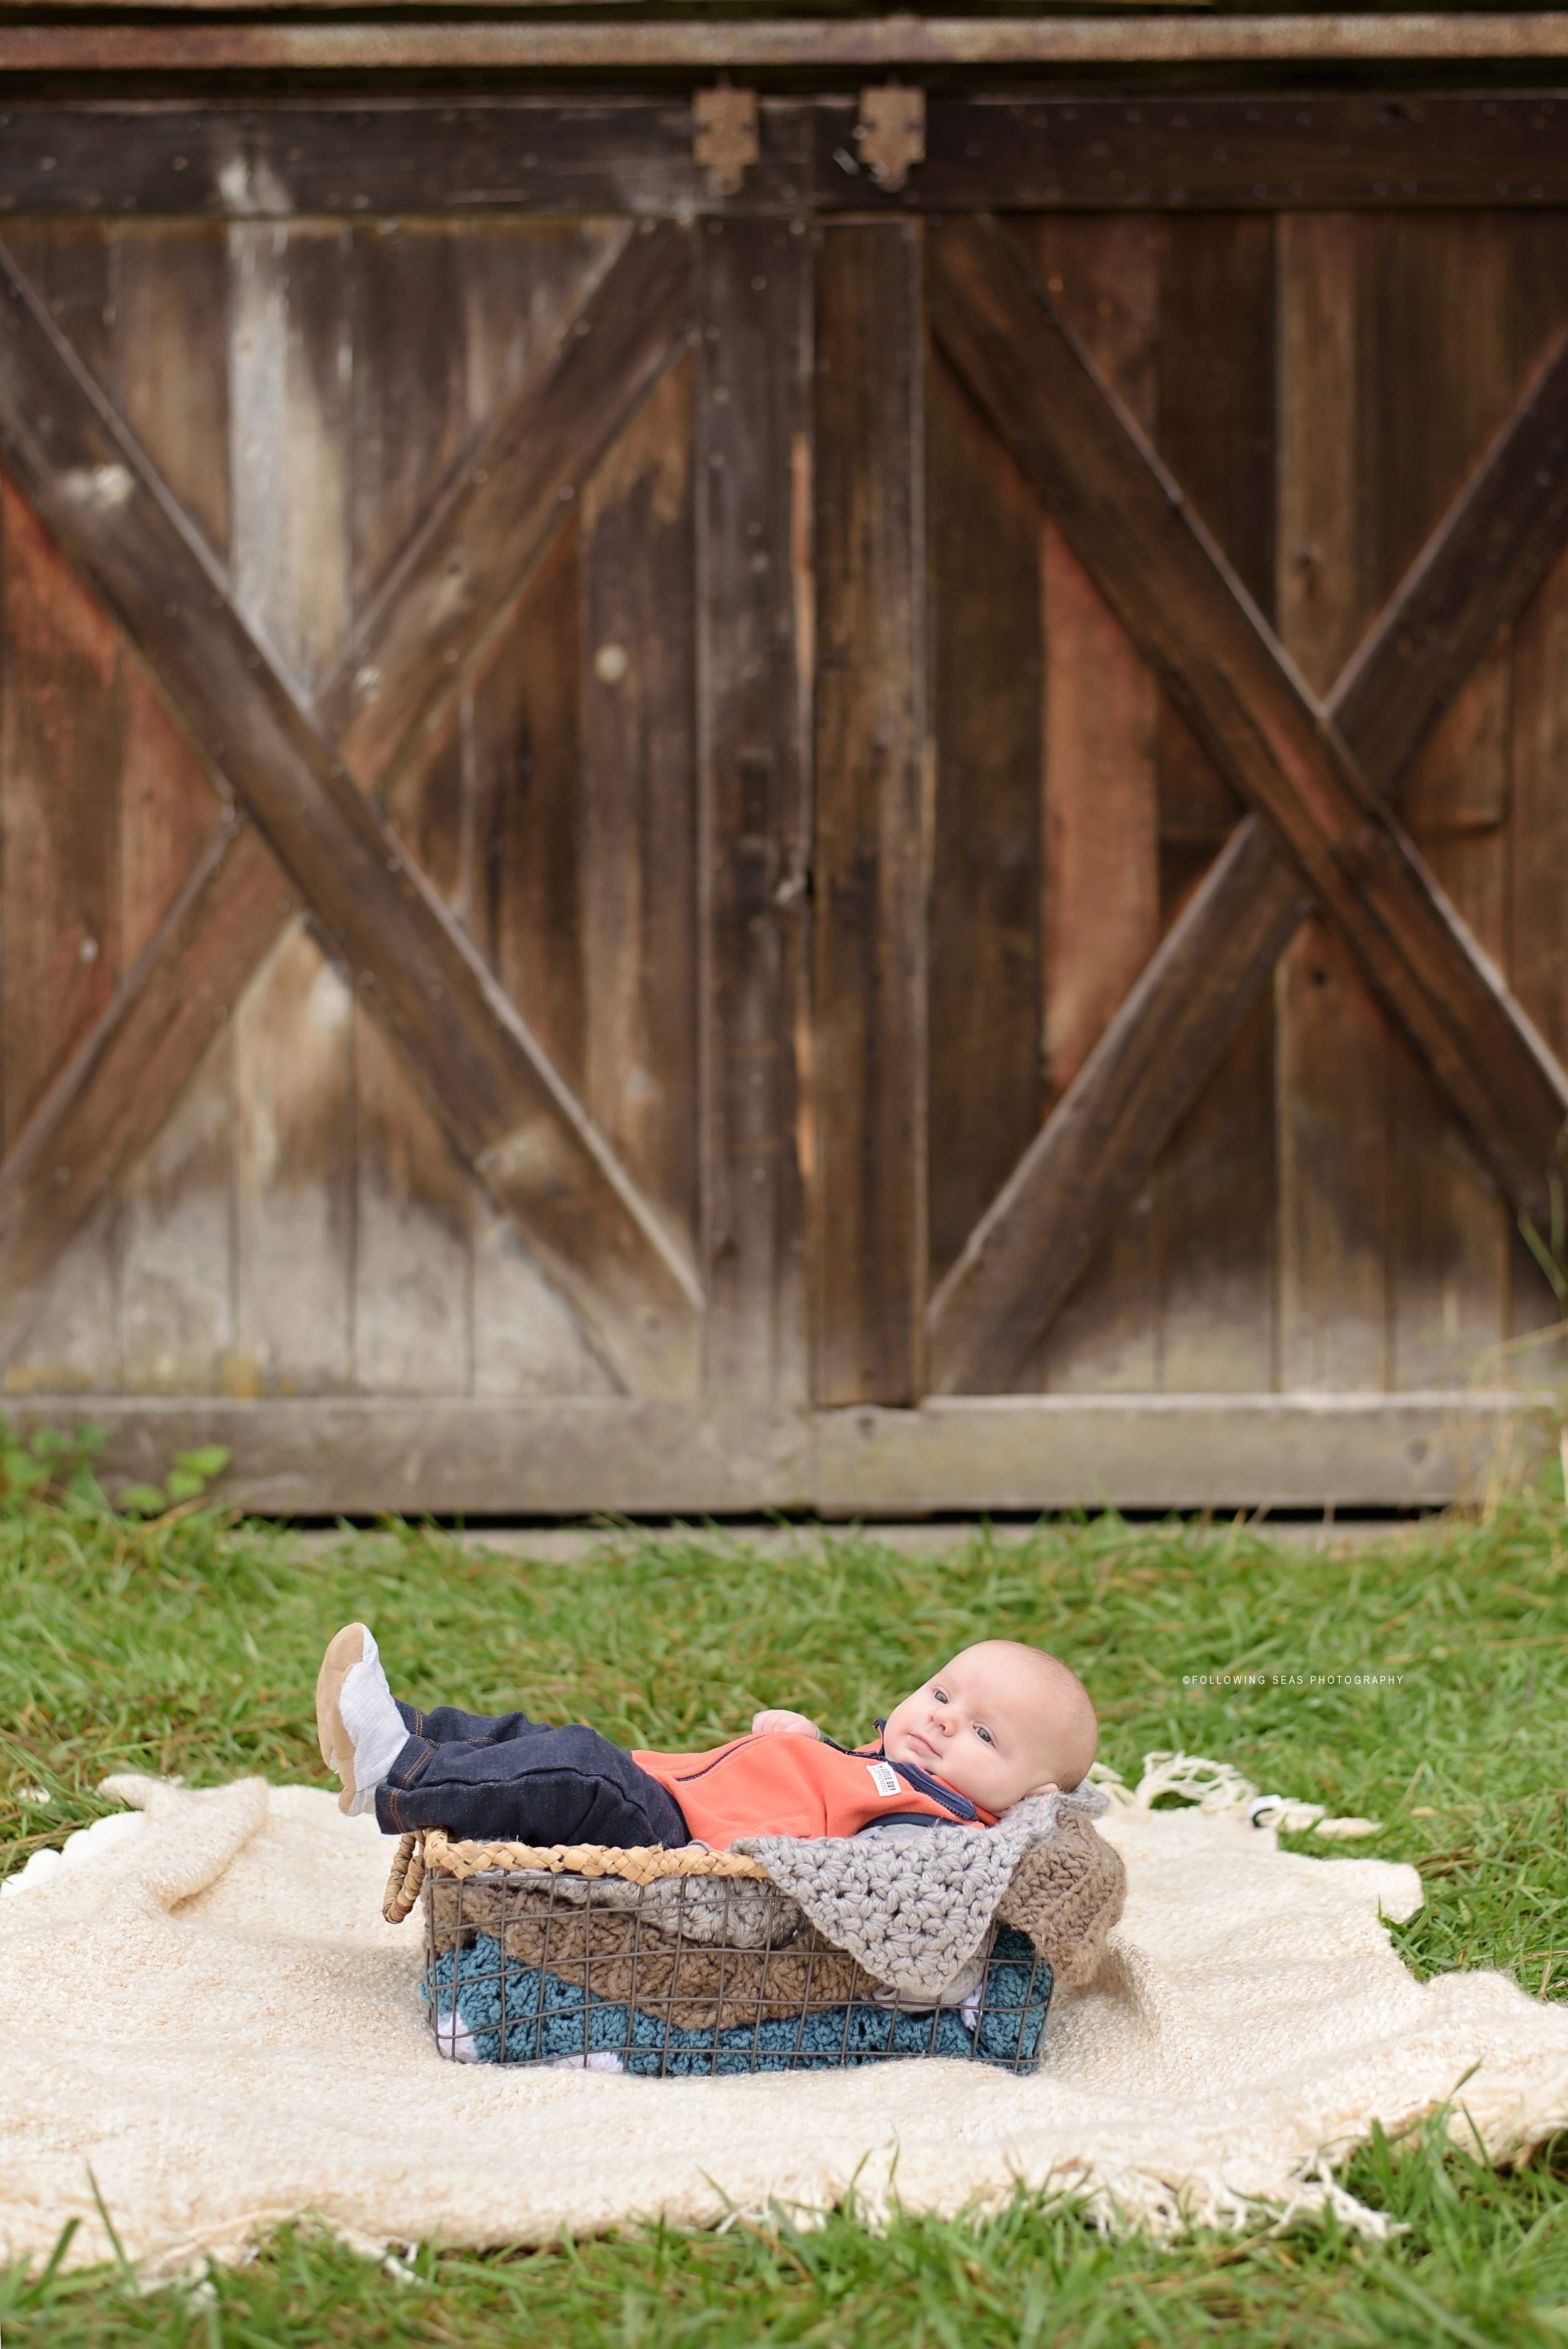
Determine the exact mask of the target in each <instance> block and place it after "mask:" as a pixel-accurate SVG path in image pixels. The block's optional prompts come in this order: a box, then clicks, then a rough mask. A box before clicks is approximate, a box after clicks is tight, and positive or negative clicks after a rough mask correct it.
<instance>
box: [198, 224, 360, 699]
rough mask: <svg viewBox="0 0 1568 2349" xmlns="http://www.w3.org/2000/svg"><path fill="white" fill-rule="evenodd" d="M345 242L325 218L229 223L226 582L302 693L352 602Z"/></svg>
mask: <svg viewBox="0 0 1568 2349" xmlns="http://www.w3.org/2000/svg"><path fill="white" fill-rule="evenodd" d="M348 254H349V233H348V232H347V231H346V230H345V229H339V228H336V227H330V226H329V227H316V226H314V225H312V226H304V225H301V224H300V223H298V222H291V223H283V222H266V223H264V224H258V223H254V222H241V223H237V224H236V225H234V226H232V228H231V229H230V231H229V259H230V297H229V298H230V320H229V328H230V381H229V410H230V512H231V516H232V524H231V526H232V534H233V563H232V570H233V575H234V584H235V588H236V591H237V594H238V597H239V601H240V603H241V604H242V606H243V608H244V611H245V614H246V616H247V618H248V619H249V620H250V621H251V623H252V625H253V626H254V627H256V628H258V629H259V630H260V631H261V632H262V634H263V636H265V637H266V638H267V641H268V642H269V644H270V645H272V647H273V649H274V650H275V651H276V652H277V654H278V656H279V657H280V658H281V659H282V660H283V662H284V666H285V667H287V668H288V669H289V670H290V671H291V673H292V674H293V676H294V678H295V679H296V681H297V682H298V684H299V685H300V686H301V687H302V688H304V691H306V692H307V693H311V692H314V691H315V687H316V686H317V684H318V683H319V682H320V680H321V678H323V677H324V676H325V673H326V670H327V669H328V667H330V666H331V663H332V659H333V657H334V655H335V653H336V651H337V648H338V647H339V645H340V644H341V642H342V640H343V637H344V635H345V632H346V629H347V626H348V623H349V619H350V617H351V613H352V600H351V599H352V547H353V537H352V533H351V530H350V526H349V525H350V515H351V494H352V493H351V481H352V474H351V471H350V468H349V464H348V461H347V445H348V437H349V429H350V422H351V407H350V401H351V395H352V389H353V356H352V343H351V339H350V325H351V320H350V314H349V300H348V297H349V287H350V278H349V272H348V267H347V262H348Z"/></svg>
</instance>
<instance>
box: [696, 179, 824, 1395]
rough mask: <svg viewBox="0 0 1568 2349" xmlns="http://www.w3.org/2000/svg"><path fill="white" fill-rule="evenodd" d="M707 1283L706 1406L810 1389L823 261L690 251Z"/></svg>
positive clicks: (745, 229)
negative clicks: (815, 542) (804, 1041)
mask: <svg viewBox="0 0 1568 2349" xmlns="http://www.w3.org/2000/svg"><path fill="white" fill-rule="evenodd" d="M697 248H698V256H699V261H698V267H699V275H700V282H701V294H700V304H701V319H702V333H701V343H700V351H701V357H700V361H699V364H698V369H697V380H696V438H695V441H694V446H693V455H694V460H695V464H696V476H697V488H696V513H697V535H698V545H699V550H700V552H699V555H698V566H697V612H696V678H697V698H698V699H697V728H698V771H699V777H700V783H699V789H700V806H699V812H698V833H697V858H696V864H697V873H698V876H699V894H700V905H701V963H700V1020H701V1032H702V1038H703V1076H702V1103H701V1152H702V1198H703V1204H702V1274H703V1281H704V1285H705V1288H706V1289H707V1298H708V1306H707V1378H708V1382H709V1387H710V1391H712V1392H719V1393H724V1394H727V1395H732V1396H734V1397H736V1398H737V1399H739V1398H741V1397H745V1398H747V1399H751V1398H758V1399H760V1398H762V1397H764V1396H772V1397H774V1398H775V1400H776V1401H778V1402H779V1403H780V1404H783V1403H788V1402H796V1401H798V1400H799V1399H800V1398H801V1397H803V1396H804V1395H805V1393H806V1392H807V1391H808V1387H809V1383H810V1362H809V1360H808V1343H807V1333H806V1299H807V1268H806V1259H805V1247H806V1233H805V1212H806V1210H805V1188H804V1185H805V1170H804V1168H803V1167H802V1164H801V1141H802V1124H803V1119H804V1118H805V1117H806V1116H807V1115H808V1114H809V1104H808V1103H807V1102H805V1100H804V1098H803V1072H802V1071H801V1069H800V1067H799V1041H800V1037H801V1033H802V1030H803V1029H804V1027H805V1025H806V1022H807V1019H808V1018H809V1013H808V1009H807V994H806V991H807V985H808V971H807V968H806V957H807V942H806V936H805V926H806V915H807V902H806V887H807V880H806V876H807V873H808V870H809V866H810V854H811V810H810V740H809V732H808V729H809V724H810V718H809V713H810V693H811V675H810V672H811V624H812V619H813V616H814V615H813V609H812V603H811V579H810V556H811V549H810V528H811V514H810V495H811V479H810V445H811V444H810V434H811V416H810V386H811V375H812V348H813V346H812V258H813V256H812V254H811V249H810V243H809V242H808V240H807V238H806V237H805V236H804V235H801V234H796V233H791V230H790V229H789V227H788V226H787V225H785V224H784V223H782V222H719V221H709V222H706V223H705V224H704V228H703V232H702V233H701V235H700V236H699V238H698V240H697Z"/></svg>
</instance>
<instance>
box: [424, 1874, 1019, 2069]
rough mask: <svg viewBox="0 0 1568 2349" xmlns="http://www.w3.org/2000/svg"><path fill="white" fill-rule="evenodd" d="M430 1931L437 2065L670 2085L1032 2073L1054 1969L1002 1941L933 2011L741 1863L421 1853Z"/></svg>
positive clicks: (1006, 1932)
mask: <svg viewBox="0 0 1568 2349" xmlns="http://www.w3.org/2000/svg"><path fill="white" fill-rule="evenodd" d="M421 1890H422V1892H423V1905H424V1913H425V1941H426V1966H425V1976H424V1984H423V1990H424V1998H425V2003H426V2008H427V2012H428V2023H429V2029H430V2032H431V2034H432V2036H433V2038H434V2040H435V2043H436V2046H437V2049H438V2053H439V2054H442V2055H445V2056H448V2057H449V2058H452V2059H454V2060H456V2061H458V2062H460V2063H479V2064H552V2065H555V2066H558V2067H560V2068H562V2069H566V2068H570V2069H587V2070H592V2071H617V2072H619V2071H626V2072H633V2073H640V2074H645V2075H652V2076H655V2077H658V2078H666V2077H672V2076H687V2077H689V2076H691V2075H713V2074H720V2073H738V2072H788V2071H821V2070H836V2069H839V2068H841V2067H843V2066H846V2065H852V2064H876V2063H886V2062H888V2061H890V2060H896V2059H902V2058H906V2057H910V2056H923V2055H944V2056H952V2057H957V2058H959V2059H960V2060H964V2061H968V2062H980V2063H984V2064H992V2065H995V2066H996V2067H998V2068H1000V2069H1002V2070H1005V2071H1009V2072H1018V2073H1028V2072H1033V2071H1034V2070H1035V2069H1036V2068H1037V2064H1038V2063H1039V2058H1040V2050H1041V2046H1042V2044H1043V2041H1044V2037H1045V2027H1046V2017H1047V2009H1048V2007H1049V2004H1050V1997H1051V1987H1052V1978H1051V1969H1050V1967H1049V1965H1048V1964H1047V1962H1046V1961H1045V1960H1044V1959H1043V1958H1042V1957H1040V1956H1039V1955H1038V1953H1037V1951H1036V1950H1035V1948H1034V1946H1033V1944H1032V1943H1031V1942H1030V1941H1029V1940H1027V1938H1026V1936H1025V1935H1024V1934H1022V1933H1019V1932H1016V1931H1014V1930H1010V1929H1009V1928H1007V1927H1006V1926H999V1927H997V1928H996V1929H995V1932H994V1934H993V1937H992V1940H991V1942H990V1945H989V1947H988V1949H987V1950H986V1951H983V1952H982V1953H981V1956H980V1957H979V1959H978V1960H977V1961H976V1962H975V1966H974V1967H973V1968H972V1970H971V1976H970V1977H965V1980H964V1981H963V1982H961V1983H959V1984H957V1985H955V1986H954V1989H953V1990H952V1991H950V1992H949V1993H948V1996H949V1998H950V1999H951V2000H953V2001H954V2002H952V2003H946V2004H944V2005H942V2006H938V2007H932V2006H929V2005H924V2006H921V2005H916V2004H914V2003H913V2002H911V2001H909V2000H908V1999H905V1998H903V1997H901V1996H900V1995H899V1993H897V1992H894V1991H892V1990H890V1989H889V1988H888V1987H887V1986H886V1985H885V1984H884V1983H882V1982H879V1981H878V1980H877V1979H876V1978H875V1977H874V1976H873V1975H872V1974H870V1973H868V1972H867V1971H865V1969H864V1968H863V1967H862V1966H861V1965H860V1964H858V1963H857V1961H856V1960H855V1959H854V1958H853V1957H851V1955H850V1954H849V1952H848V1951H844V1950H841V1949H839V1948H838V1947H836V1946H835V1944H834V1943H832V1942H831V1941H829V1940H825V1939H824V1938H823V1936H822V1935H821V1934H820V1932H819V1931H818V1930H817V1929H816V1928H815V1927H814V1926H813V1925H811V1924H810V1922H809V1920H807V1919H806V1917H805V1916H804V1914H803V1912H802V1911H801V1909H799V1906H798V1905H797V1903H796V1902H795V1901H793V1900H791V1899H789V1898H788V1897H787V1896H786V1895H785V1894H783V1893H781V1892H779V1890H778V1889H776V1888H775V1887H774V1886H773V1885H772V1883H771V1882H770V1881H769V1878H768V1876H767V1873H766V1871H765V1870H764V1869H763V1868H762V1867H761V1865H760V1863H759V1862H758V1861H757V1860H754V1859H751V1858H749V1857H747V1856H746V1855H745V1854H743V1853H739V1852H707V1851H665V1850H663V1849H646V1850H638V1851H612V1850H607V1849H603V1848H602V1847H598V1846H595V1845H575V1846H568V1847H555V1848H552V1849H551V1850H548V1851H546V1850H541V1849H538V1848H535V1847H529V1846H525V1845H516V1844H500V1845H496V1844H473V1843H458V1842H453V1841H450V1840H449V1839H448V1837H445V1836H443V1835H442V1834H441V1833H440V1832H439V1830H438V1829H431V1830H429V1831H428V1832H427V1834H426V1835H425V1837H423V1839H422V1849H421V1848H420V1839H419V1838H417V1837H412V1836H409V1837H404V1841H403V1846H402V1847H401V1848H400V1850H399V1854H398V1859H397V1864H395V1866H394V1868H393V1876H392V1883H391V1884H390V1885H389V1887H388V1891H387V1915H388V1917H391V1918H393V1919H395V1920H399V1919H401V1918H402V1917H405V1916H407V1914H408V1911H409V1909H411V1908H412V1906H413V1905H414V1902H415V1900H416V1899H417V1898H418V1897H419V1894H420V1892H421Z"/></svg>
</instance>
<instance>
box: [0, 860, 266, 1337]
mask: <svg viewBox="0 0 1568 2349" xmlns="http://www.w3.org/2000/svg"><path fill="white" fill-rule="evenodd" d="M220 878H222V890H223V907H224V918H223V920H222V922H221V923H214V922H213V921H211V918H210V917H209V906H210V905H211V899H212V897H213V895H214V894H215V893H216V891H217V889H218V887H219V885H220ZM288 899H289V885H288V883H287V882H285V881H284V878H283V875H282V874H281V873H280V872H279V870H278V866H277V864H276V862H275V860H274V858H273V856H272V854H271V853H270V852H269V851H268V849H267V848H266V847H265V846H264V845H263V843H262V841H261V840H260V838H259V837H258V835H257V833H256V831H255V829H254V827H253V825H250V824H243V825H241V826H239V827H238V828H237V829H235V830H233V831H229V832H225V833H222V835H221V836H220V838H219V839H218V841H217V842H216V843H214V845H213V846H212V848H211V849H210V850H209V851H208V853H207V854H206V856H205V857H204V858H203V859H202V861H201V864H198V866H197V868H196V870H195V872H194V873H193V874H191V878H190V880H189V881H188V882H187V884H186V885H185V887H184V889H183V890H182V891H181V895H180V897H179V898H178V900H177V901H176V903H175V905H174V907H173V909H172V911H171V912H170V915H169V916H168V918H167V920H166V922H165V923H164V925H163V927H162V930H161V931H160V934H159V936H157V937H156V938H155V939H154V940H153V941H152V942H151V944H150V946H149V947H148V948H147V951H146V953H145V955H144V956H143V957H141V959H140V960H139V962H138V963H134V964H132V966H131V968H130V969H129V971H128V973H127V974H126V978H125V980H124V981H123V983H122V984H121V986H120V988H119V990H118V991H117V993H116V995H115V997H114V999H112V1000H111V1002H110V1003H109V1004H108V1007H107V1009H106V1010H105V1012H104V1014H103V1016H102V1018H101V1019H99V1021H98V1025H97V1027H96V1028H95V1029H94V1030H93V1031H92V1033H91V1034H90V1035H89V1037H88V1040H87V1041H86V1043H85V1045H84V1047H83V1049H82V1051H81V1053H80V1055H79V1056H78V1058H77V1059H76V1060H74V1061H72V1062H71V1063H70V1064H69V1066H68V1067H67V1069H66V1071H64V1073H63V1075H62V1077H61V1078H60V1079H59V1080H58V1081H57V1085H56V1088H55V1091H54V1092H53V1094H51V1095H49V1096H47V1097H46V1099H45V1100H44V1102H42V1104H41V1105H40V1107H39V1108H38V1110H37V1112H36V1114H35V1116H34V1117H33V1120H32V1122H31V1123H30V1124H29V1126H28V1128H27V1130H26V1133H25V1135H24V1136H23V1137H22V1139H21V1141H20V1142H19V1143H17V1144H16V1145H15V1146H14V1148H13V1149H12V1150H11V1151H10V1152H9V1153H8V1154H7V1156H6V1159H5V1166H4V1169H3V1171H0V1266H3V1268H4V1283H3V1286H0V1297H3V1299H4V1315H3V1319H0V1353H4V1354H8V1353H9V1352H10V1351H11V1350H13V1348H14V1347H15V1344H16V1342H17V1340H19V1339H20V1338H21V1336H22V1335H23V1333H24V1332H25V1331H26V1329H27V1328H28V1327H29V1326H30V1324H31V1322H32V1321H33V1319H34V1318H35V1317H36V1313H37V1311H38V1309H39V1307H40V1305H41V1304H42V1302H43V1300H44V1299H45V1297H46V1294H47V1292H48V1289H49V1287H50V1285H51V1283H52V1281H53V1279H54V1277H55V1273H56V1269H57V1265H58V1260H59V1257H60V1254H61V1251H62V1249H63V1248H64V1247H65V1245H66V1243H67V1240H68V1239H69V1237H70V1236H71V1234H72V1233H74V1232H75V1231H76V1230H77V1229H78V1228H79V1226H81V1225H82V1224H83V1223H85V1221H86V1220H87V1218H88V1216H89V1215H90V1214H91V1213H92V1210H93V1207H94V1206H95V1205H96V1203H97V1202H98V1200H99V1199H100V1198H101V1197H102V1196H103V1195H104V1194H105V1193H106V1192H107V1191H108V1188H109V1186H110V1185H111V1184H112V1183H113V1181H114V1179H115V1177H116V1176H117V1175H118V1174H119V1172H120V1170H121V1169H122V1168H123V1167H126V1166H129V1164H132V1163H133V1162H134V1161H135V1159H136V1158H137V1157H138V1156H139V1154H140V1153H141V1152H142V1151H143V1150H144V1149H145V1148H146V1147H147V1146H148V1145H149V1144H150V1143H151V1141H152V1139H153V1137H154V1135H155V1134H156V1133H157V1132H158V1131H159V1129H160V1126H161V1124H162V1123H163V1121H164V1118H165V1117H166V1116H167V1114H168V1111H169V1105H170V1102H172V1101H173V1100H174V1099H175V1098H176V1096H177V1095H178V1092H179V1091H180V1087H181V1083H182V1082H183V1081H184V1080H185V1078H186V1077H187V1076H188V1075H189V1073H190V1071H191V1070H192V1069H194V1068H195V1067H196V1065H197V1064H198V1062H199V1061H200V1060H201V1055H202V1053H203V1052H204V1051H205V1050H206V1049H207V1047H208V1046H209V1044H210V1043H211V1040H212V1038H213V1037H214V1035H216V1034H218V1033H219V1032H221V1030H222V1027H223V1024H224V1022H225V1021H226V1020H227V1019H228V1018H229V1016H230V1014H231V1012H232V1010H233V1008H234V1006H235V1004H236V1003H237V1001H238V999H239V997H240V994H241V992H242V989H243V988H244V986H245V984H246V982H247V981H248V980H249V978H250V977H251V974H252V972H253V970H254V968H256V965H257V963H258V961H259V960H260V958H261V956H262V955H263V954H264V953H265V951H266V949H267V947H269V946H270V945H271V943H272V941H273V938H274V937H275V936H277V931H278V925H279V921H280V918H282V917H283V916H284V910H285V907H286V905H287V902H288ZM170 1071H171V1072H172V1081H171V1079H170Z"/></svg>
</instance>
